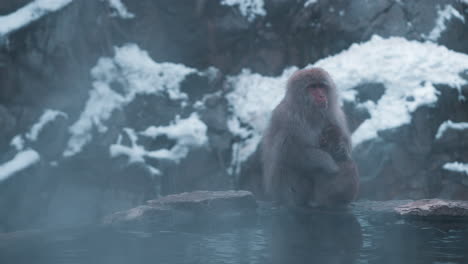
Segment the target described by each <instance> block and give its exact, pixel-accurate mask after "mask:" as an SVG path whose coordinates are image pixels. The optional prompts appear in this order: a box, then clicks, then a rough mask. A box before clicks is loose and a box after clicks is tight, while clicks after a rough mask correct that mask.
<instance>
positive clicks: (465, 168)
mask: <svg viewBox="0 0 468 264" xmlns="http://www.w3.org/2000/svg"><path fill="white" fill-rule="evenodd" d="M443 168H444V169H445V170H448V171H454V172H461V173H465V175H468V163H461V162H451V163H446V164H444V166H443Z"/></svg>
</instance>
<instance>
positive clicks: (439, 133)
mask: <svg viewBox="0 0 468 264" xmlns="http://www.w3.org/2000/svg"><path fill="white" fill-rule="evenodd" d="M449 129H453V130H465V129H468V123H467V122H463V123H455V122H452V121H451V120H447V121H445V122H444V123H442V124H441V125H440V126H439V129H438V130H437V134H436V136H435V138H436V139H440V138H441V137H442V136H443V135H444V133H445V132H446V131H447V130H449Z"/></svg>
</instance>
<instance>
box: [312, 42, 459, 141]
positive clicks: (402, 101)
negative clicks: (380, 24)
mask: <svg viewBox="0 0 468 264" xmlns="http://www.w3.org/2000/svg"><path fill="white" fill-rule="evenodd" d="M314 66H318V67H322V68H324V69H326V70H327V71H329V72H330V74H331V75H332V76H333V78H334V80H335V82H336V85H337V87H338V89H340V90H341V93H342V95H343V99H344V100H354V99H355V94H356V92H355V91H354V90H353V88H354V87H356V86H358V85H359V84H363V83H368V82H378V83H382V84H383V85H384V86H385V88H386V90H385V93H384V94H383V96H382V97H381V98H380V100H379V101H378V102H377V103H376V104H375V105H373V106H372V105H371V104H361V106H363V107H366V108H367V110H368V111H369V113H370V115H371V118H370V119H367V120H366V121H364V123H362V124H361V125H360V126H359V127H358V128H357V130H356V131H355V132H354V133H353V136H352V138H353V141H354V142H353V143H354V144H355V145H357V144H360V143H362V142H364V141H366V140H368V139H371V138H373V137H376V136H377V132H378V131H381V130H385V129H390V128H395V127H398V126H401V125H404V124H408V123H409V122H410V121H411V113H412V112H413V111H414V110H416V109H417V108H418V107H419V106H421V105H430V104H432V103H435V102H436V101H437V91H436V89H435V88H434V86H433V85H432V84H447V85H449V86H451V87H454V88H456V89H458V90H459V92H460V89H461V86H462V85H464V84H465V83H466V80H464V79H463V78H461V77H460V76H459V73H460V72H462V71H464V70H465V69H468V55H466V54H463V53H457V52H454V51H450V50H448V49H447V48H446V47H444V46H439V45H437V44H435V43H429V42H427V43H420V42H417V41H409V40H406V39H404V38H400V37H392V38H388V39H383V38H381V37H378V36H373V37H372V38H371V40H370V41H368V42H366V43H362V44H353V45H352V46H351V47H350V48H349V49H348V50H346V51H343V52H341V53H339V54H337V55H335V56H331V57H328V58H325V59H322V60H320V61H318V62H317V63H316V64H315V65H314ZM459 94H460V99H462V97H461V93H459Z"/></svg>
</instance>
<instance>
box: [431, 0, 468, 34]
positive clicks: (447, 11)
mask: <svg viewBox="0 0 468 264" xmlns="http://www.w3.org/2000/svg"><path fill="white" fill-rule="evenodd" d="M454 17H455V18H458V19H459V20H460V21H462V22H463V23H465V18H464V17H463V16H462V15H461V14H460V12H458V10H456V9H455V8H453V6H451V5H446V6H445V7H444V9H440V7H439V6H438V7H437V19H436V22H435V26H434V28H433V29H432V31H431V32H429V35H424V34H423V35H422V37H423V38H424V39H427V40H430V41H434V42H435V41H437V40H438V39H439V38H440V36H441V35H442V33H443V32H444V31H445V30H447V22H449V21H450V20H451V19H452V18H454Z"/></svg>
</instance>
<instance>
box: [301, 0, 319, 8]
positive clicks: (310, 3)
mask: <svg viewBox="0 0 468 264" xmlns="http://www.w3.org/2000/svg"><path fill="white" fill-rule="evenodd" d="M317 2H318V0H307V1H306V2H305V3H304V7H308V6H310V5H313V4H316V3H317Z"/></svg>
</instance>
